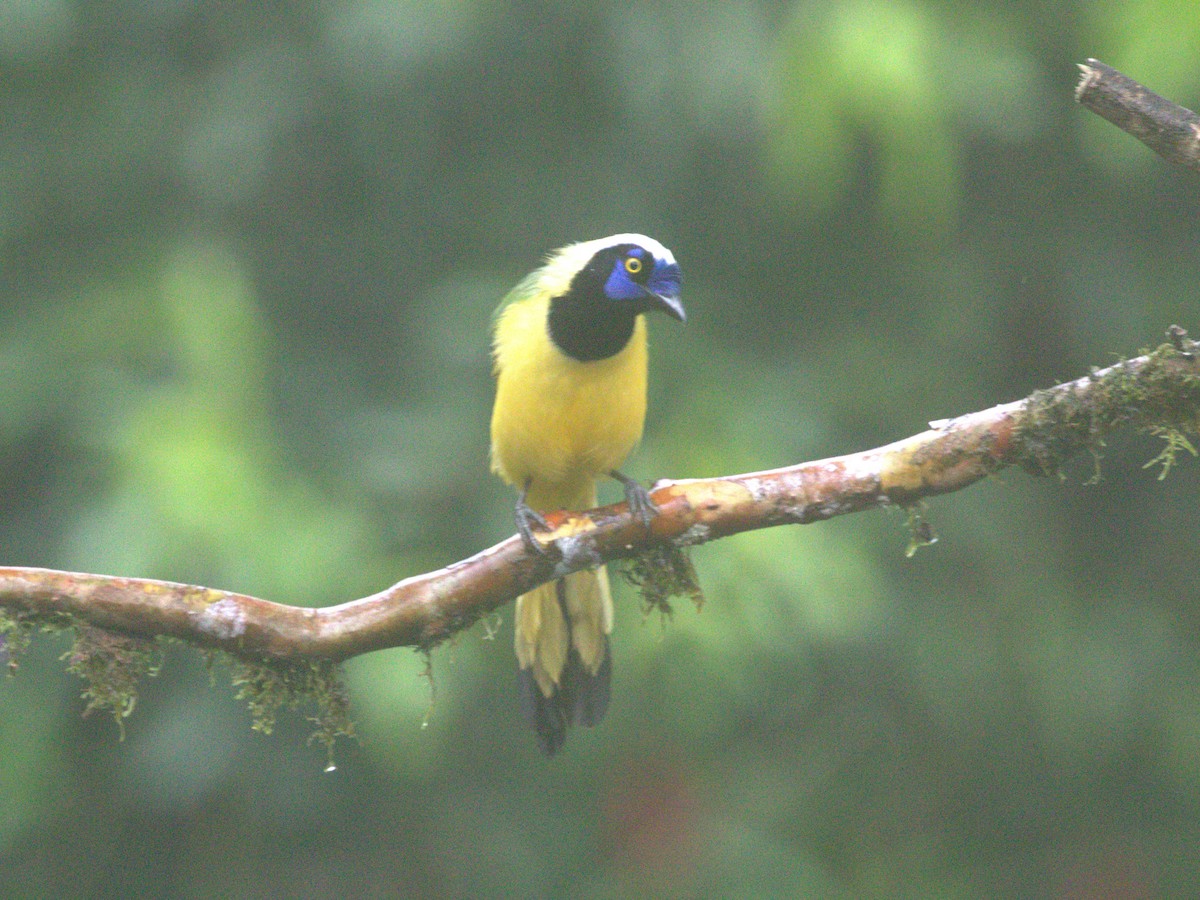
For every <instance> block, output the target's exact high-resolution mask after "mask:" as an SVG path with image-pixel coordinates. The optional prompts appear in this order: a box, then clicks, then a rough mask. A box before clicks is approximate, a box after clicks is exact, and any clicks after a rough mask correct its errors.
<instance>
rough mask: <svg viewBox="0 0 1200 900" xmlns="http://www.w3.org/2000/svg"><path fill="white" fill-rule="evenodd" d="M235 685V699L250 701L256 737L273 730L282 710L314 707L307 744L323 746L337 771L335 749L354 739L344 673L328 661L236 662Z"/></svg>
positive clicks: (331, 767) (330, 766)
mask: <svg viewBox="0 0 1200 900" xmlns="http://www.w3.org/2000/svg"><path fill="white" fill-rule="evenodd" d="M232 680H233V684H234V685H235V686H236V687H238V688H239V690H238V693H237V698H238V699H239V700H244V701H246V703H247V705H249V707H250V715H251V716H252V717H253V725H252V727H253V728H254V730H255V731H261V732H262V733H263V734H270V733H271V732H272V731H274V730H275V722H276V721H277V719H278V715H279V710H280V709H282V708H285V707H286V708H287V709H297V708H298V707H299V706H300V705H301V704H304V703H312V704H314V705H315V706H316V713H315V714H314V715H311V716H309V717H308V719H309V721H310V722H312V723H314V724H315V725H316V730H315V731H314V732H313V734H312V736H311V737H310V738H309V743H313V742H316V743H319V744H322V745H323V746H324V747H325V751H326V754H327V755H328V759H329V764H328V769H329V770H332V769H333V768H335V764H334V756H333V747H334V744H335V743H336V742H337V739H338V738H339V737H354V723H353V722H351V721H350V715H349V710H350V699H349V695H348V694H347V692H346V686H345V683H344V682H343V680H342V673H341V667H340V666H338V665H337V664H336V663H333V662H330V661H329V660H312V661H305V662H282V661H269V662H268V661H266V660H263V661H260V662H256V663H250V662H245V661H242V660H238V661H235V663H234V671H233V676H232Z"/></svg>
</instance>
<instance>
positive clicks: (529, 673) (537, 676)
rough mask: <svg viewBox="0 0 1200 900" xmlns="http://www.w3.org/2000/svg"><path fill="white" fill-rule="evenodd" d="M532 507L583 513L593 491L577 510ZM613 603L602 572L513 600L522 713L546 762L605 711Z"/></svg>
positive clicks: (546, 505) (573, 576) (593, 496)
mask: <svg viewBox="0 0 1200 900" xmlns="http://www.w3.org/2000/svg"><path fill="white" fill-rule="evenodd" d="M535 499H538V500H543V502H540V503H538V504H537V506H534V504H533V503H532V502H531V503H530V505H531V506H534V508H535V509H536V508H541V509H543V510H546V509H552V508H558V509H561V508H569V509H586V508H589V507H591V506H595V504H596V494H595V488H594V487H591V486H589V488H588V490H587V496H585V497H582V496H581V497H580V498H576V499H577V502H576V503H560V504H557V505H555V504H553V503H547V502H544V498H535ZM612 624H613V607H612V596H611V595H610V593H609V588H608V573H607V572H606V571H605V570H604V568H603V567H601V568H599V569H595V570H590V571H584V572H574V573H572V574H570V575H568V576H566V577H565V578H562V579H559V580H558V581H555V582H551V583H550V584H544V585H542V586H541V587H538V588H534V589H533V590H532V591H530V592H529V593H528V594H524V595H523V596H521V597H519V598H518V599H517V607H516V627H515V632H516V641H515V643H516V650H517V665H518V673H517V676H518V681H519V687H520V697H521V710H522V712H523V713H524V715H525V719H526V720H527V721H528V722H529V724H530V725H531V726H533V729H534V730H535V731H536V732H537V738H538V743H539V744H540V745H541V748H542V750H543V751H544V752H545V753H546V754H547V755H551V754H554V753H555V752H557V751H558V750H559V749H560V748H561V747H562V745H563V742H564V741H566V739H567V728H568V727H569V726H570V725H586V726H589V727H590V726H592V725H595V724H597V723H598V722H599V721H600V720H601V719H602V718H604V712H605V710H606V709H608V698H609V693H610V684H611V681H612V658H611V656H610V654H609V647H608V635H609V634H610V633H611V632H612Z"/></svg>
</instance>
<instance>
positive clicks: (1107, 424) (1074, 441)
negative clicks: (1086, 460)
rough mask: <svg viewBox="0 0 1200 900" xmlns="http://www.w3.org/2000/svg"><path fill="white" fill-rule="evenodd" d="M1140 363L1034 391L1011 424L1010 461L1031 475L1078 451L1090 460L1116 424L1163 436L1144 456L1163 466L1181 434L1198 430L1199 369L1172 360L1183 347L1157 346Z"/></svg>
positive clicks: (1047, 471) (1185, 358)
mask: <svg viewBox="0 0 1200 900" xmlns="http://www.w3.org/2000/svg"><path fill="white" fill-rule="evenodd" d="M1148 356H1149V358H1148V359H1147V361H1146V362H1145V363H1143V364H1141V365H1136V366H1135V365H1133V364H1131V363H1129V362H1128V361H1125V362H1121V363H1118V364H1117V365H1115V366H1112V367H1110V368H1108V369H1105V370H1102V371H1093V373H1092V374H1091V376H1090V382H1091V383H1090V384H1089V385H1088V386H1087V390H1080V389H1079V387H1077V386H1075V385H1071V386H1069V387H1067V388H1064V389H1052V390H1048V391H1038V392H1036V393H1034V394H1033V395H1032V396H1031V397H1030V398H1029V401H1028V403H1027V404H1026V406H1025V409H1024V411H1023V412H1022V414H1021V416H1020V418H1019V420H1018V422H1017V440H1018V441H1019V444H1018V454H1017V462H1018V463H1019V464H1020V465H1021V467H1022V468H1024V469H1025V470H1026V471H1028V472H1032V473H1033V474H1035V475H1054V474H1059V473H1060V472H1061V469H1062V465H1063V463H1064V462H1066V460H1068V459H1069V458H1071V457H1073V456H1075V455H1077V454H1078V453H1080V452H1081V451H1084V450H1086V451H1088V452H1090V453H1091V454H1092V455H1093V457H1095V458H1096V459H1097V460H1098V459H1099V458H1100V455H1101V451H1102V450H1103V447H1104V437H1105V435H1107V434H1108V433H1109V432H1111V431H1112V430H1113V429H1114V428H1117V427H1118V426H1121V425H1127V424H1128V425H1133V426H1134V427H1136V428H1139V429H1141V430H1143V431H1147V432H1150V433H1153V434H1158V435H1161V436H1164V437H1165V438H1166V439H1167V442H1168V445H1167V448H1166V449H1165V450H1164V453H1163V454H1160V455H1159V456H1158V457H1156V458H1155V459H1154V460H1153V461H1152V462H1160V463H1162V464H1163V465H1164V466H1165V467H1166V468H1167V469H1169V468H1170V464H1173V462H1174V459H1175V455H1176V453H1177V451H1178V450H1179V449H1180V448H1181V447H1182V448H1185V449H1186V448H1190V446H1191V445H1190V444H1188V443H1187V441H1186V438H1185V437H1184V435H1185V434H1196V433H1197V432H1198V431H1200V414H1198V412H1197V411H1198V410H1200V375H1196V374H1194V373H1192V372H1190V371H1187V369H1186V368H1185V367H1183V366H1181V365H1180V363H1181V362H1188V363H1190V362H1191V351H1190V350H1188V349H1185V350H1180V349H1179V347H1178V346H1176V345H1172V344H1163V345H1162V346H1160V347H1159V348H1158V349H1157V350H1155V351H1153V352H1152V353H1149V354H1148Z"/></svg>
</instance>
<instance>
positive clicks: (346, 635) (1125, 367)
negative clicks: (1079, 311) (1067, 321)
mask: <svg viewBox="0 0 1200 900" xmlns="http://www.w3.org/2000/svg"><path fill="white" fill-rule="evenodd" d="M1172 335H1173V339H1172V342H1171V343H1167V344H1164V345H1163V346H1161V347H1159V348H1158V349H1157V350H1155V351H1154V352H1152V353H1148V354H1146V355H1144V356H1139V357H1137V358H1135V359H1130V360H1126V361H1124V362H1121V363H1118V364H1116V365H1113V366H1109V367H1108V368H1105V369H1099V370H1096V371H1093V372H1092V373H1091V374H1089V375H1087V376H1085V377H1083V378H1079V379H1077V380H1075V381H1072V382H1068V383H1066V384H1060V385H1058V386H1056V387H1053V388H1050V389H1048V390H1044V391H1038V392H1037V393H1035V394H1033V395H1032V396H1030V397H1027V398H1025V399H1024V400H1019V401H1016V402H1013V403H1007V404H1004V405H1002V406H996V407H993V408H991V409H987V410H983V411H981V412H975V413H970V414H968V415H964V416H959V417H958V418H954V419H948V420H945V421H941V422H935V423H933V424H932V425H931V427H930V428H929V430H927V431H923V432H921V433H920V434H916V435H913V436H912V437H908V438H905V439H903V440H901V441H897V442H895V443H893V444H888V445H887V446H884V447H879V448H876V449H873V450H866V451H863V452H861V453H852V454H848V455H846V456H838V457H832V458H830V459H822V460H817V461H814V462H806V463H801V464H799V465H794V466H789V467H786V468H781V469H774V470H771V471H765V472H751V473H747V474H742V475H730V476H727V477H723V478H708V479H695V480H687V481H662V482H659V483H658V484H657V485H656V486H655V488H654V490H653V492H652V496H653V499H654V501H655V503H656V504H657V505H658V507H659V510H660V513H659V515H658V516H657V517H656V518H655V519H654V520H653V522H652V523H651V525H650V527H649V528H646V527H644V526H643V525H642V524H641V523H640V522H639V521H637V520H635V519H634V518H633V517H631V516H630V515H629V513H628V510H627V508H626V506H625V504H617V505H614V506H607V507H602V508H599V509H594V510H589V511H587V512H576V513H564V512H559V513H551V514H548V515H547V519H548V521H549V523H550V525H551V531H550V532H548V533H546V534H545V535H543V537H544V541H545V544H546V546H547V548H548V550H549V552H548V553H545V554H538V553H531V552H529V551H528V550H527V549H526V548H525V547H524V545H523V544H522V542H521V541H520V539H519V538H517V537H515V536H514V537H512V538H509V539H508V540H506V541H503V542H502V543H500V544H497V545H496V546H494V547H491V548H489V549H487V550H484V551H483V552H481V553H478V554H476V555H475V556H472V557H471V558H469V559H466V560H463V561H461V562H458V563H455V564H453V565H451V566H448V567H446V568H444V569H439V570H438V571H435V572H429V573H426V574H423V575H417V576H414V577H412V578H407V579H405V580H403V581H401V582H399V583H398V584H395V585H393V586H391V587H389V588H387V589H386V590H383V591H380V592H379V593H378V594H374V595H372V596H369V597H363V598H361V599H358V600H352V601H350V602H348V603H343V604H341V605H339V606H332V607H327V608H324V609H309V608H304V607H297V606H288V605H285V604H282V603H273V602H270V601H267V600H261V599H259V598H256V597H250V596H246V595H244V594H237V593H232V592H228V591H221V590H216V589H213V588H206V587H198V586H195V585H185V584H173V583H170V582H163V581H151V580H148V579H139V578H123V577H117V576H107V575H86V574H80V573H74V572H59V571H51V570H47V569H32V568H19V567H7V568H5V567H0V608H2V609H4V610H7V612H8V615H9V616H10V618H11V619H13V620H15V621H23V622H45V621H55V622H59V623H61V622H64V621H68V622H71V623H73V624H76V625H83V626H91V627H94V628H102V629H107V630H110V631H115V632H118V633H121V634H124V635H129V636H135V637H143V638H154V637H162V636H166V637H172V638H177V639H180V640H183V641H186V642H188V643H191V644H194V645H196V646H198V647H203V648H211V649H218V650H221V651H224V652H225V653H228V654H230V655H231V656H233V657H236V658H238V659H242V660H246V661H250V662H254V663H261V662H264V661H266V662H271V661H277V662H279V663H281V664H287V663H313V662H337V661H340V660H344V659H347V658H349V657H352V656H356V655H359V654H362V653H368V652H370V651H373V650H381V649H384V648H387V647H402V646H414V647H418V648H422V649H428V648H431V647H433V646H435V645H437V644H439V643H440V642H441V641H443V640H445V639H446V638H447V637H449V636H451V635H453V634H455V633H457V632H459V631H461V630H463V629H465V628H467V627H468V626H469V625H471V624H472V623H473V622H475V621H476V620H477V619H479V618H480V617H481V616H483V615H485V614H487V613H488V612H490V611H492V610H494V609H496V608H497V607H499V606H502V605H504V604H506V603H508V602H509V601H511V600H512V599H513V598H515V597H517V596H518V595H520V594H522V593H524V592H526V591H528V590H530V589H531V588H533V587H535V586H536V585H538V584H542V583H544V582H547V581H551V580H553V579H556V578H560V577H562V576H563V575H564V574H566V573H568V572H574V571H577V570H579V569H583V568H587V567H590V566H595V565H597V564H599V563H601V562H611V561H614V560H620V559H629V558H634V557H639V556H643V555H645V554H647V553H654V552H659V553H661V551H662V550H663V548H668V549H672V550H675V549H679V548H683V547H688V546H694V545H698V544H703V543H706V542H708V541H713V540H717V539H719V538H723V537H727V536H729V535H732V534H738V533H739V532H743V531H750V530H754V529H758V528H769V527H772V526H775V525H785V524H806V523H811V522H818V521H822V520H824V519H830V518H833V517H834V516H839V515H844V514H846V513H852V512H860V511H862V510H867V509H878V508H880V507H887V506H899V507H905V508H911V507H913V506H915V505H916V504H918V503H920V502H921V501H922V500H924V499H926V498H929V497H933V496H936V495H938V494H946V493H950V492H952V491H957V490H960V489H962V488H964V487H967V486H968V485H970V484H973V483H975V482H976V481H978V480H980V479H981V478H984V477H985V476H987V475H989V474H991V473H993V472H996V471H999V470H1000V469H1003V468H1005V467H1008V466H1013V465H1016V466H1019V467H1021V468H1022V469H1024V470H1026V471H1027V472H1031V473H1033V474H1035V475H1050V474H1054V473H1057V472H1058V471H1059V470H1060V468H1061V466H1062V464H1063V463H1064V462H1065V461H1066V460H1067V459H1069V458H1071V457H1073V456H1075V455H1077V454H1079V453H1081V452H1086V451H1089V450H1090V451H1095V450H1097V449H1098V448H1099V447H1100V445H1101V444H1102V442H1103V440H1104V439H1105V437H1106V436H1107V435H1108V434H1109V433H1111V432H1112V431H1113V430H1115V429H1117V428H1120V427H1123V426H1132V427H1135V428H1139V429H1142V430H1144V431H1151V432H1153V433H1156V434H1160V435H1163V436H1165V437H1167V439H1168V445H1169V446H1172V447H1181V446H1187V442H1186V440H1183V441H1181V440H1179V438H1178V437H1175V436H1179V437H1182V436H1183V435H1184V434H1189V433H1190V434H1194V433H1196V432H1197V424H1198V423H1200V362H1198V361H1197V359H1196V354H1195V350H1196V345H1195V344H1194V343H1193V342H1192V341H1191V340H1190V339H1188V338H1187V337H1186V335H1185V334H1184V333H1183V332H1182V330H1181V329H1173V330H1172ZM651 568H660V567H651ZM651 589H652V590H653V591H656V592H658V593H659V594H663V593H664V591H663V587H662V586H661V585H651ZM691 590H692V587H691V585H690V584H689V583H688V582H687V579H686V578H685V579H684V582H683V583H682V585H681V586H679V588H678V590H677V591H675V592H676V593H685V594H686V593H690V592H691ZM666 593H667V594H669V593H671V591H670V590H668V591H666Z"/></svg>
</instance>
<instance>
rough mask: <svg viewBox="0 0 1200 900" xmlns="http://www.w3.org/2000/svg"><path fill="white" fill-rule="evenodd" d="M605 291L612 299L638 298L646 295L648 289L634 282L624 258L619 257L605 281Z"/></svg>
mask: <svg viewBox="0 0 1200 900" xmlns="http://www.w3.org/2000/svg"><path fill="white" fill-rule="evenodd" d="M604 293H605V294H606V295H608V297H609V298H610V299H612V300H637V299H638V298H639V297H644V296H646V289H645V288H644V287H642V286H641V285H640V284H635V283H634V282H633V280H632V279H631V278H630V277H629V273H628V272H626V271H625V262H624V260H620V259H618V260H617V261H616V263H614V264H613V270H612V272H610V273H609V275H608V280H607V281H606V282H604Z"/></svg>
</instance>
